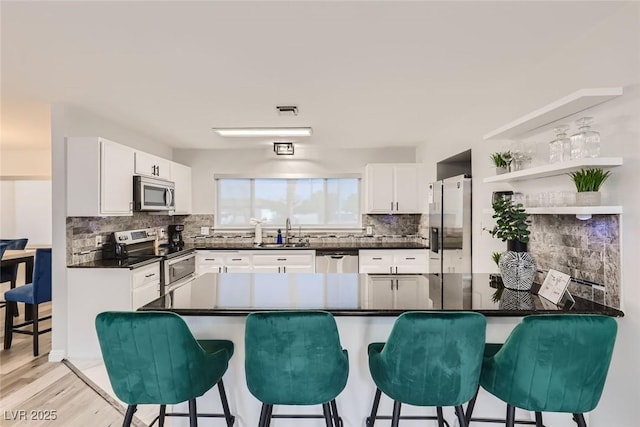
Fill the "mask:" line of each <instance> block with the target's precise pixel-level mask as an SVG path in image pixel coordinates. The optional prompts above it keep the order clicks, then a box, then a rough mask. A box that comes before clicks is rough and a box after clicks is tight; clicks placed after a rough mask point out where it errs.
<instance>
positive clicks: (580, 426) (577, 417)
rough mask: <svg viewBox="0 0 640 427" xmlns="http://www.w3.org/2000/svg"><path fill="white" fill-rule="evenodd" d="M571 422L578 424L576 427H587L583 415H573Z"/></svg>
mask: <svg viewBox="0 0 640 427" xmlns="http://www.w3.org/2000/svg"><path fill="white" fill-rule="evenodd" d="M573 420H574V421H575V422H576V424H578V427H587V422H586V421H585V420H584V415H583V414H573Z"/></svg>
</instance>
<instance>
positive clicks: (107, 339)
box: [96, 311, 235, 427]
mask: <svg viewBox="0 0 640 427" xmlns="http://www.w3.org/2000/svg"><path fill="white" fill-rule="evenodd" d="M96 331H97V333H98V339H99V341H100V349H101V351H102V356H103V358H104V363H105V366H106V368H107V373H108V374H109V381H110V382H111V386H112V387H113V391H114V392H115V393H116V396H118V398H119V399H120V400H122V401H123V402H125V403H126V404H127V405H128V407H127V412H126V414H125V419H124V423H123V427H127V426H130V425H131V422H132V420H133V414H134V413H135V411H136V408H137V405H139V404H158V405H160V415H159V416H158V418H156V419H158V420H159V426H160V427H162V426H163V425H164V418H165V416H185V415H186V414H170V413H167V412H166V405H173V404H177V403H181V402H186V401H188V402H189V421H190V426H191V427H196V426H197V425H198V416H207V417H224V418H225V421H226V423H227V427H231V426H233V423H234V421H235V417H234V416H232V415H231V413H230V411H229V405H228V403H227V396H226V393H225V390H224V384H223V383H222V376H223V375H224V373H225V372H226V370H227V366H228V364H229V359H231V356H232V355H233V342H231V341H226V340H200V341H198V340H196V339H195V338H194V337H193V335H192V334H191V331H190V330H189V328H188V326H187V324H186V323H185V322H184V320H183V319H182V318H181V317H180V316H178V315H177V314H174V313H169V312H152V311H145V312H104V313H100V314H98V316H97V317H96ZM216 384H217V385H218V391H219V393H220V399H221V400H222V409H223V412H224V414H200V415H198V414H197V411H196V397H199V396H202V395H203V394H204V393H206V392H207V391H208V390H210V389H211V388H212V387H214V386H215V385H216ZM154 423H155V420H154Z"/></svg>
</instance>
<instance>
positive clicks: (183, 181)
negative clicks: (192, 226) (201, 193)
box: [170, 162, 192, 215]
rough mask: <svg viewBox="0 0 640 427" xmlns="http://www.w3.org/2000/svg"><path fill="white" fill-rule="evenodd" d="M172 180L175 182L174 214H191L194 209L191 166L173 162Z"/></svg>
mask: <svg viewBox="0 0 640 427" xmlns="http://www.w3.org/2000/svg"><path fill="white" fill-rule="evenodd" d="M170 164H171V180H172V181H173V182H174V183H175V185H176V186H175V212H174V215H190V214H191V209H192V195H191V194H192V193H191V168H190V167H189V166H185V165H181V164H180V163H176V162H171V163H170Z"/></svg>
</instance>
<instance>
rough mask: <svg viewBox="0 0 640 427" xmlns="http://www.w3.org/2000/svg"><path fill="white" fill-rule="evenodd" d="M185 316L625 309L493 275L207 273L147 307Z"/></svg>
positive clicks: (605, 311) (609, 313)
mask: <svg viewBox="0 0 640 427" xmlns="http://www.w3.org/2000/svg"><path fill="white" fill-rule="evenodd" d="M141 309H142V310H170V311H173V312H175V313H178V314H180V315H184V316H246V315H247V314H248V313H251V312H252V311H261V310H298V309H304V310H307V309H316V310H325V311H328V312H330V313H332V314H333V315H335V316H392V317H395V316H398V315H400V314H402V313H403V312H405V311H411V310H446V311H455V310H469V311H476V312H480V313H482V314H484V315H485V316H507V317H509V316H526V315H529V314H540V313H559V312H561V313H587V314H604V315H607V316H614V317H621V316H623V315H624V314H623V313H622V312H621V311H620V310H616V309H614V308H611V307H606V306H604V305H601V304H598V303H595V302H592V301H588V300H585V299H581V298H577V297H576V298H575V304H573V305H572V306H570V307H569V306H565V307H560V306H557V305H555V304H553V303H551V302H549V301H547V300H545V299H544V298H542V297H539V296H538V295H537V294H536V293H535V286H534V291H533V292H528V291H514V290H509V289H504V288H500V287H495V285H493V284H492V282H491V281H490V275H489V274H474V275H462V274H445V275H444V278H442V277H440V276H437V275H430V274H424V275H422V274H404V275H403V274H396V275H372V274H357V273H340V274H311V273H309V274H261V273H246V274H244V273H232V274H213V273H208V274H204V275H202V276H200V277H198V278H196V279H195V280H193V281H192V282H189V283H187V284H185V285H184V286H181V287H179V288H176V289H175V290H173V291H172V292H170V293H169V294H168V295H166V296H163V297H161V298H159V299H157V300H155V301H153V302H151V303H150V304H147V305H146V306H144V307H142V308H141Z"/></svg>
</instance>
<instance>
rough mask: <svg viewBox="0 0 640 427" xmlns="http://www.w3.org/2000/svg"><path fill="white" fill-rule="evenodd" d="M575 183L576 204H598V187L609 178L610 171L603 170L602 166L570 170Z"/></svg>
mask: <svg viewBox="0 0 640 427" xmlns="http://www.w3.org/2000/svg"><path fill="white" fill-rule="evenodd" d="M567 175H569V176H570V177H571V179H572V180H573V183H574V184H575V185H576V190H577V191H578V194H576V205H578V206H598V205H600V187H601V186H602V184H603V183H604V182H605V181H606V180H607V178H609V175H611V171H606V172H605V171H604V170H603V169H602V168H590V169H580V170H579V171H575V172H570V173H568V174H567Z"/></svg>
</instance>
